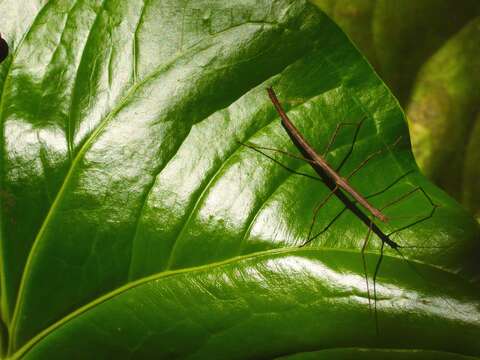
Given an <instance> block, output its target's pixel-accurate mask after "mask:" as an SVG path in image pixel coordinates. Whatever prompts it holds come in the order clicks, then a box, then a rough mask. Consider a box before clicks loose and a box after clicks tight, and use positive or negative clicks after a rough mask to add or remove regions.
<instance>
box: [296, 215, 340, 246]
mask: <svg viewBox="0 0 480 360" xmlns="http://www.w3.org/2000/svg"><path fill="white" fill-rule="evenodd" d="M346 210H347V207H344V208H343V209H342V210H341V211H340V212H339V213H338V214H337V215H335V216H334V217H333V219H332V220H330V222H329V223H328V224H327V226H325V227H324V228H323V230H321V231H320V232H318V233H317V234H315V235H314V236H312V237H311V238H310V239H309V240H307V241H306V242H305V243H304V244H302V245H300V247H304V246H305V245H307V244H309V243H311V242H312V241H313V240H315V239H316V238H317V237H319V236H320V235H322V234H323V233H325V232H326V231H327V230H328V229H329V228H330V226H332V225H333V223H334V222H335V221H337V220H338V218H339V217H340V216H341V215H342V214H343V213H344V212H345V211H346Z"/></svg>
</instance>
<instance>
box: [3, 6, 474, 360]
mask: <svg viewBox="0 0 480 360" xmlns="http://www.w3.org/2000/svg"><path fill="white" fill-rule="evenodd" d="M0 10H1V12H2V13H4V14H8V16H7V17H6V20H5V24H3V25H2V26H3V28H2V35H4V37H5V38H6V39H7V41H8V42H9V44H10V46H11V53H12V55H11V56H10V57H9V58H8V60H7V61H6V62H5V63H3V64H2V65H1V77H0V79H1V86H2V88H3V90H2V94H1V95H2V97H1V108H0V111H1V112H0V116H1V117H0V119H1V121H2V128H1V129H2V130H1V131H2V134H1V135H2V136H1V139H2V154H1V159H2V161H1V168H0V175H1V190H2V196H1V197H0V199H1V201H2V217H1V226H2V232H1V236H2V237H1V250H2V273H1V285H2V298H1V300H2V320H3V323H4V335H3V338H4V339H5V340H6V341H7V342H8V346H4V352H6V353H7V355H8V356H9V357H11V358H15V359H16V358H21V357H25V358H41V359H51V358H60V359H64V358H68V357H71V356H73V357H76V358H97V359H101V358H112V357H117V358H131V357H133V358H162V357H164V358H172V357H179V356H180V357H190V358H225V357H232V358H248V357H260V358H262V357H263V358H265V357H273V356H281V355H286V354H292V353H297V352H303V351H311V350H319V349H326V348H338V347H345V346H349V347H352V346H353V347H369V348H375V347H382V348H385V347H387V348H414V349H425V350H437V351H449V352H457V353H461V354H466V355H480V349H479V348H478V346H477V345H476V342H475V340H474V339H475V338H478V335H479V332H480V315H479V299H478V296H477V295H476V293H478V288H477V287H475V286H474V285H471V284H470V285H469V284H468V281H469V280H472V279H474V278H475V277H476V276H478V268H476V267H475V255H476V254H478V250H479V244H478V242H477V241H476V240H477V238H478V235H479V231H478V227H477V224H476V223H475V222H474V221H473V219H471V218H469V217H468V215H466V213H465V212H464V211H463V210H462V209H461V208H460V207H459V206H458V205H457V204H456V203H455V202H454V201H453V200H451V199H450V198H448V197H447V196H446V195H445V194H444V193H443V192H441V191H440V190H438V189H437V188H435V187H434V186H433V185H431V184H430V183H429V182H428V181H426V180H425V179H424V178H423V176H422V175H420V174H419V172H418V170H417V167H416V165H415V162H414V160H413V157H412V155H411V151H410V147H409V141H408V132H407V127H406V123H405V116H404V114H403V113H402V111H401V109H400V107H399V105H398V103H397V102H396V100H395V99H394V98H393V96H392V95H391V94H390V93H389V91H388V89H387V88H386V87H385V85H384V84H383V83H382V82H381V81H380V80H379V79H378V78H377V76H376V75H375V74H374V72H373V71H372V69H371V67H370V66H369V65H368V64H367V63H366V61H365V59H364V58H363V57H362V56H361V55H360V54H359V53H358V52H357V50H356V49H355V48H354V47H353V46H352V45H351V43H350V42H349V40H348V39H347V38H346V36H345V35H344V34H343V33H342V32H341V31H340V30H339V29H338V28H337V26H336V25H335V24H333V23H332V22H331V21H330V20H329V19H328V18H327V17H326V16H325V15H324V14H322V13H321V12H319V11H318V10H316V8H315V7H313V6H312V5H309V4H308V3H306V2H304V1H294V0H290V1H287V0H279V1H273V2H272V1H266V0H265V1H262V2H259V1H255V2H254V1H247V0H244V1H236V2H234V3H233V2H232V3H228V2H227V3H226V2H224V1H212V0H208V1H207V0H205V1H200V0H199V1H194V2H190V1H173V0H172V1H163V2H154V3H152V2H145V3H144V2H140V1H138V2H135V1H134V2H121V1H113V0H110V1H108V0H105V1H103V2H102V1H94V0H90V1H87V0H85V1H57V2H54V1H50V2H46V1H32V0H28V1H25V2H21V1H18V0H10V1H9V0H7V1H4V2H2V3H1V4H0ZM268 85H273V86H274V88H275V89H276V90H277V92H278V94H279V97H280V98H281V99H282V102H283V104H284V106H285V107H286V108H287V110H288V112H289V114H290V116H291V117H292V119H293V121H294V122H295V123H296V124H297V125H298V127H299V128H300V129H301V131H302V132H303V133H304V134H305V136H306V137H307V138H308V139H309V140H310V141H311V142H312V144H313V145H314V146H315V147H317V148H318V149H322V148H324V147H325V145H326V144H327V142H328V140H329V137H330V135H331V134H332V133H333V131H334V129H335V126H336V125H337V124H338V123H339V122H341V121H359V120H360V119H361V118H366V120H365V123H364V125H363V127H362V128H361V130H360V133H359V136H358V139H357V141H356V143H355V146H354V151H353V152H352V155H351V156H350V157H349V159H348V161H347V163H346V165H345V167H344V168H343V170H342V171H343V172H344V173H345V174H348V173H349V171H352V170H353V169H354V168H355V167H356V166H357V165H358V164H359V163H361V162H362V161H363V160H364V159H366V158H367V157H368V156H369V155H370V154H372V153H374V152H376V151H378V150H379V149H386V147H387V146H389V145H391V144H393V143H394V142H395V141H396V140H397V139H398V138H399V137H401V138H400V140H401V141H400V143H399V145H398V146H396V147H394V148H391V149H389V150H388V151H385V152H383V153H382V154H381V155H380V156H377V157H376V158H374V159H372V161H370V162H369V163H368V164H367V165H366V166H365V167H364V168H363V169H361V170H360V171H359V173H358V174H356V176H355V177H354V178H352V184H353V185H354V186H355V187H356V188H357V189H358V190H359V191H360V192H361V193H363V194H374V193H379V194H378V195H377V196H375V197H373V198H372V199H371V201H372V202H373V203H374V204H375V205H376V206H379V207H381V206H382V204H387V203H388V202H390V201H392V200H393V199H396V198H398V197H399V196H401V195H402V194H404V193H405V192H407V191H410V190H412V189H414V188H415V187H417V186H422V188H424V189H425V191H426V193H428V194H429V197H431V198H432V200H433V201H434V202H435V203H436V204H438V205H440V207H439V208H438V209H437V210H436V211H435V212H434V215H433V216H432V217H431V218H428V219H427V220H425V221H422V222H420V223H418V224H416V225H414V226H412V227H408V228H406V229H404V230H403V231H401V232H398V233H396V234H395V235H394V236H392V239H394V240H395V241H397V242H398V243H400V244H401V245H402V246H405V247H406V248H404V249H402V251H403V253H404V255H405V257H406V258H407V259H410V260H415V261H418V263H415V265H413V263H410V265H408V264H407V263H406V260H405V259H403V258H399V257H398V254H397V253H395V252H392V251H389V250H388V249H386V258H385V260H384V262H383V263H382V266H381V268H380V273H379V278H378V282H377V290H378V301H377V303H376V304H377V307H378V325H379V328H380V335H377V334H376V331H375V328H376V326H375V321H374V317H373V315H372V313H371V312H370V311H369V306H368V303H369V301H368V291H367V288H366V284H365V281H364V279H363V267H362V261H361V256H360V248H361V246H362V244H363V242H364V239H365V236H366V234H367V227H366V226H365V224H364V223H362V222H361V221H359V220H358V219H357V218H356V217H355V216H354V215H353V214H352V213H350V212H348V211H347V212H345V213H344V214H343V215H342V216H341V217H339V218H338V219H337V220H336V221H335V222H334V223H333V225H332V226H331V227H330V228H329V230H328V231H327V232H325V233H324V234H323V235H322V236H320V237H319V238H318V239H317V240H315V241H314V242H312V243H311V244H310V247H309V248H301V249H300V248H298V246H299V245H301V244H303V243H304V242H305V240H306V237H307V234H308V229H309V226H310V223H311V219H312V211H313V209H314V207H315V205H316V203H318V202H319V201H321V200H322V199H323V198H324V197H325V196H326V195H327V194H328V191H329V190H328V189H327V188H326V187H325V186H324V185H323V184H322V183H320V182H318V181H315V180H312V179H310V178H307V177H302V176H299V175H294V174H292V173H291V172H289V171H287V170H286V169H284V168H283V167H281V166H279V165H278V164H277V163H275V162H273V161H272V160H270V159H269V158H267V157H265V156H262V155H261V154H259V153H257V152H254V151H252V150H250V149H248V148H246V147H243V146H241V145H240V144H239V141H241V142H245V141H250V142H253V143H256V144H261V145H266V146H270V147H276V148H282V149H284V150H287V151H291V152H293V151H295V148H294V146H293V145H292V144H291V143H290V141H289V139H288V136H287V135H286V134H285V133H284V130H283V129H282V128H281V126H280V125H279V122H278V120H277V118H278V117H277V115H276V113H275V111H274V109H273V107H272V105H271V104H270V102H269V100H268V97H267V96H266V93H265V87H266V86H268ZM352 134H353V129H349V128H345V129H343V130H342V132H341V133H340V135H339V137H338V139H337V140H336V142H335V143H334V146H333V148H332V149H333V150H332V151H331V152H330V154H329V156H328V159H329V160H330V161H331V162H332V163H334V164H339V163H340V162H341V160H342V158H343V157H344V156H345V155H346V154H347V153H348V149H349V147H350V145H351V143H352ZM273 155H274V156H275V157H276V158H277V159H278V160H280V161H282V163H284V164H285V165H287V166H288V167H291V168H294V169H296V170H298V171H302V172H309V173H310V174H312V175H313V174H314V173H313V171H312V170H310V168H309V166H308V164H304V163H303V162H301V161H298V160H295V159H291V158H287V157H282V156H280V155H278V154H273ZM392 184H393V185H392ZM391 185H392V186H391ZM342 207H343V204H341V203H340V202H339V201H338V200H336V199H332V200H331V201H329V202H328V203H327V205H326V206H325V207H324V208H322V210H321V212H320V217H319V219H318V221H317V222H316V223H315V230H316V231H319V230H321V229H322V228H324V227H325V226H326V225H327V224H328V223H329V222H331V220H332V219H334V218H335V215H336V214H338V212H339V211H340V210H341V209H342ZM431 211H432V205H431V204H430V202H429V199H428V198H427V197H426V196H425V195H423V194H422V193H421V192H416V193H415V194H414V195H413V196H411V197H408V198H405V199H403V200H402V201H401V202H400V203H398V204H397V205H395V206H393V207H390V208H388V209H387V210H386V212H387V214H388V215H389V216H391V217H392V218H395V217H396V216H404V217H405V216H406V217H407V218H399V219H398V220H392V221H391V223H389V224H387V225H384V226H382V228H383V229H384V231H386V232H388V231H392V230H394V229H396V228H399V227H405V226H408V225H409V224H412V223H415V220H416V219H420V218H424V217H425V216H426V215H428V214H430V212H431ZM408 217H409V218H408ZM380 245H381V244H380V241H379V240H378V239H376V238H375V239H373V240H372V241H370V244H369V247H368V250H369V251H370V252H371V253H370V254H369V255H368V256H367V257H366V259H367V262H368V264H369V271H370V273H373V269H374V267H375V263H376V262H377V259H378V249H379V247H380ZM292 324H295V326H292ZM427 329H428V331H427Z"/></svg>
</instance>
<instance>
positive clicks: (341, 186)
mask: <svg viewBox="0 0 480 360" xmlns="http://www.w3.org/2000/svg"><path fill="white" fill-rule="evenodd" d="M267 90H268V95H269V97H270V99H271V101H272V103H273V105H274V106H275V109H276V110H277V113H278V114H279V116H280V118H281V121H282V122H281V123H282V126H283V127H284V129H285V130H286V132H287V134H288V136H289V137H290V139H291V140H292V142H293V143H294V144H295V146H296V148H297V149H298V150H299V152H300V154H301V155H297V154H292V153H290V152H287V151H283V150H280V149H274V148H269V147H263V146H258V145H255V144H251V143H240V144H242V145H244V146H246V147H248V148H250V149H252V150H254V151H256V152H258V153H260V154H262V155H263V156H266V157H267V158H269V159H270V160H272V161H274V162H275V163H277V164H278V165H280V166H281V167H283V168H284V169H285V170H287V171H290V172H292V173H294V174H297V175H301V176H305V177H308V178H310V179H313V180H316V181H321V182H322V183H324V184H325V185H326V186H327V187H328V188H329V189H330V192H329V193H328V195H327V196H326V197H325V198H324V199H322V200H321V201H320V202H318V204H317V205H316V206H315V208H314V210H313V216H312V221H311V224H310V228H309V232H308V237H307V240H306V241H305V242H304V243H303V244H301V245H300V247H304V246H307V245H308V244H310V243H311V242H312V241H314V240H315V239H317V238H318V237H320V236H321V235H322V234H324V233H325V232H326V231H327V230H328V229H329V228H330V227H331V226H332V225H333V224H334V223H335V222H336V221H337V220H338V219H339V218H340V217H341V216H342V214H344V213H345V212H346V211H347V210H349V211H351V212H352V213H353V214H354V215H355V216H356V217H357V218H358V219H359V220H360V221H362V222H363V223H364V224H365V225H366V226H367V228H368V231H367V233H366V236H365V238H364V241H363V245H362V249H361V252H360V253H361V257H362V264H363V270H364V275H365V282H366V287H367V295H368V303H369V309H370V310H372V304H371V293H370V285H369V280H368V272H367V262H366V259H365V250H366V249H367V246H368V244H369V241H370V238H371V235H372V233H373V234H375V235H377V237H378V238H379V239H380V240H381V247H380V255H379V258H378V260H377V263H376V265H375V270H374V273H373V299H374V306H373V307H374V315H375V325H376V331H377V334H379V326H378V312H377V288H376V282H377V276H378V273H379V271H380V266H381V264H382V260H383V256H384V248H385V245H387V246H389V247H390V248H392V249H393V250H395V251H396V252H397V253H398V254H399V255H400V256H401V258H402V259H403V260H405V261H406V263H407V264H408V265H409V266H410V268H412V270H413V271H415V272H416V273H417V274H418V275H420V276H422V274H421V273H420V272H418V270H417V269H416V268H415V266H414V265H413V264H412V263H411V262H410V261H409V260H408V259H407V258H406V257H405V256H404V255H403V253H402V251H401V249H406V248H421V247H420V246H409V245H400V244H399V243H397V242H396V241H394V240H392V235H394V234H398V233H400V232H401V231H403V230H406V229H407V228H410V227H412V226H415V225H417V224H419V223H421V222H423V221H426V220H428V219H430V218H431V217H433V215H434V213H435V210H436V209H437V208H438V207H439V205H437V204H435V203H434V202H433V200H432V198H431V197H430V196H429V195H428V193H427V192H426V191H425V190H424V189H423V187H422V186H416V187H414V188H413V189H411V190H409V191H407V192H406V193H404V194H402V195H400V196H399V197H397V198H396V199H394V200H392V201H389V202H388V203H387V204H385V205H383V206H382V207H380V208H377V207H375V206H373V205H372V204H371V203H370V201H369V199H371V198H374V197H376V196H378V195H380V194H383V193H385V192H386V191H388V190H389V189H391V188H393V187H394V186H395V185H397V184H398V183H399V182H400V181H401V180H403V179H404V178H406V177H407V176H408V175H410V174H411V173H412V172H414V170H410V171H408V172H406V173H404V174H403V175H401V176H400V177H398V178H397V179H395V180H394V181H393V182H392V183H391V184H389V185H387V186H386V187H385V188H383V189H381V190H379V191H376V192H374V193H372V194H369V195H367V196H363V195H362V194H360V193H359V192H358V191H357V190H356V189H355V188H354V187H353V186H352V185H351V184H350V182H349V180H350V179H352V177H353V176H354V175H356V174H357V173H358V172H359V171H360V170H361V169H362V168H363V167H365V166H366V165H367V164H368V163H369V162H370V161H371V160H372V159H374V158H376V157H378V156H380V155H382V154H384V153H385V152H387V151H390V150H391V149H392V148H394V147H395V146H396V145H397V144H398V143H399V142H400V140H401V137H399V138H398V139H397V140H396V141H395V142H394V143H393V144H391V145H389V146H386V147H385V148H383V149H380V150H377V151H375V152H373V153H371V154H370V155H368V156H367V157H366V158H365V159H364V160H363V161H361V162H360V163H359V164H358V166H357V167H355V168H354V169H353V170H352V171H351V172H350V173H349V174H347V175H346V176H341V175H340V171H341V170H342V168H343V166H344V165H345V164H346V162H347V160H348V159H349V157H350V156H351V155H352V153H353V150H354V147H355V143H356V141H357V138H358V134H359V132H360V129H361V127H362V125H363V124H364V121H365V117H364V118H363V119H361V120H360V121H359V122H356V123H339V124H337V126H336V128H335V130H334V132H333V134H332V135H331V138H330V140H329V142H328V143H327V146H326V148H325V150H324V151H323V153H322V155H320V154H318V153H317V152H316V151H315V150H314V148H313V147H312V146H311V145H310V144H309V143H308V142H307V140H306V139H305V138H304V137H303V135H302V134H301V133H300V132H299V131H298V129H297V128H296V127H295V125H294V124H293V123H292V121H291V120H290V119H289V118H288V116H287V114H286V112H285V111H284V109H283V107H282V105H281V104H280V102H279V101H278V98H277V96H276V94H275V92H274V90H273V88H268V89H267ZM347 126H351V127H353V128H354V134H353V139H352V142H351V144H350V146H349V148H348V151H347V154H346V155H345V156H344V158H343V159H342V160H341V162H340V164H339V165H338V166H337V167H335V168H334V167H332V166H331V165H330V164H329V163H328V162H327V161H326V155H327V154H328V152H329V151H330V149H331V147H332V146H333V144H334V143H335V140H336V139H337V136H338V134H339V132H340V130H341V129H342V128H343V127H347ZM268 151H271V152H277V153H280V154H283V155H286V156H289V157H292V158H295V159H299V160H302V161H305V162H307V163H309V164H310V166H311V167H312V168H313V169H314V170H315V172H316V173H317V174H318V175H319V177H316V176H312V175H310V174H307V173H303V172H299V171H296V170H293V169H291V168H289V167H288V166H286V165H284V164H283V163H282V162H280V161H278V160H277V159H275V158H274V157H273V156H271V155H269V154H268V153H267V152H268ZM415 193H421V194H422V195H423V196H424V197H425V198H426V199H427V200H428V202H429V204H430V206H431V210H430V212H429V213H428V214H425V215H422V216H405V217H402V218H413V219H414V221H413V222H411V223H410V224H407V225H404V226H401V227H399V228H397V229H394V230H392V231H390V232H389V233H385V232H384V231H383V230H382V229H381V228H380V227H379V226H378V225H377V224H376V223H375V222H374V220H375V219H376V220H379V221H381V222H382V223H388V222H389V221H390V220H392V219H396V218H400V217H395V218H394V217H389V216H387V215H385V213H384V211H385V210H386V209H388V208H389V207H392V206H394V205H396V204H399V203H400V202H402V201H403V200H405V199H407V198H409V197H412V196H413V195H414V194H415ZM333 196H336V197H337V198H338V199H339V200H340V201H341V202H342V203H343V205H344V206H343V208H342V210H341V211H339V212H338V213H337V214H336V215H335V216H334V217H333V218H332V219H331V221H330V222H329V223H328V224H327V225H326V226H325V227H324V228H323V229H322V230H321V231H319V232H317V233H314V231H313V230H314V225H315V223H316V220H317V218H318V215H319V213H320V210H321V208H322V207H324V206H325V204H326V203H327V202H328V201H329V200H330V199H331V198H332V197H333ZM362 208H363V210H362ZM366 213H369V215H367V214H366ZM429 248H434V247H429ZM422 277H423V276H422Z"/></svg>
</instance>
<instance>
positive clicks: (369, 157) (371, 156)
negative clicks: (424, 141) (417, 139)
mask: <svg viewBox="0 0 480 360" xmlns="http://www.w3.org/2000/svg"><path fill="white" fill-rule="evenodd" d="M401 138H402V137H401V136H400V137H398V138H397V140H395V142H394V143H393V144H392V145H390V146H386V147H384V148H383V149H380V150H377V151H375V152H373V153H371V154H370V155H368V156H367V157H366V158H365V159H364V160H363V161H362V162H361V163H360V164H359V165H358V166H357V167H356V168H355V169H353V170H352V172H350V174H348V176H347V179H350V178H351V177H353V175H355V174H356V173H357V172H358V171H360V169H362V168H363V167H364V166H365V165H367V163H368V162H369V161H370V160H372V159H373V158H375V157H377V156H379V155H381V154H383V153H385V152H387V151H389V150H390V149H391V148H393V147H395V146H396V145H397V144H398V143H399V142H400V139H401Z"/></svg>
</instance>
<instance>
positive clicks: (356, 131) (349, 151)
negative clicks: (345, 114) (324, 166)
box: [336, 116, 366, 172]
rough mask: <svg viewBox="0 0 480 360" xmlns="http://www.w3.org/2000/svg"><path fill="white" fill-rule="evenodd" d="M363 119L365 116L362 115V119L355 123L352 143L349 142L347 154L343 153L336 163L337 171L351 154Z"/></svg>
mask: <svg viewBox="0 0 480 360" xmlns="http://www.w3.org/2000/svg"><path fill="white" fill-rule="evenodd" d="M365 119H366V117H365V116H364V117H363V118H362V120H360V122H358V123H357V128H356V129H355V134H353V140H352V143H351V144H350V148H349V149H348V152H347V155H345V157H344V158H343V160H342V162H341V163H340V165H338V167H337V169H336V171H337V172H339V171H340V170H341V168H342V167H343V165H345V163H346V162H347V160H348V158H349V157H350V155H352V152H353V148H354V146H355V143H356V142H357V137H358V133H359V132H360V128H361V127H362V125H363V122H364V121H365Z"/></svg>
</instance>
